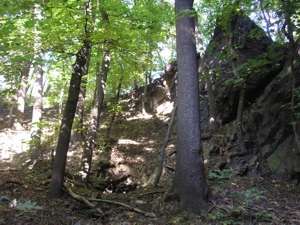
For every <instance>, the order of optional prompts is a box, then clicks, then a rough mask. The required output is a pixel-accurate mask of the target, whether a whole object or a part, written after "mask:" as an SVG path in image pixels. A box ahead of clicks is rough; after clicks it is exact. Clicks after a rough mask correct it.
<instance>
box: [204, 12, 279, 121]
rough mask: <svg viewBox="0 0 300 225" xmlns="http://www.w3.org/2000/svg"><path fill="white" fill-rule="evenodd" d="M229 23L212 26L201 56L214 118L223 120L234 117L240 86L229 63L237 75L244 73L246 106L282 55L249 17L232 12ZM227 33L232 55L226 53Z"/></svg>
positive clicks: (273, 75) (276, 65)
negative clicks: (210, 84)
mask: <svg viewBox="0 0 300 225" xmlns="http://www.w3.org/2000/svg"><path fill="white" fill-rule="evenodd" d="M230 23H231V29H229V30H228V26H226V25H224V24H222V25H219V26H217V27H216V29H215V32H214V35H213V38H212V41H211V42H210V44H209V46H208V50H207V52H206V54H205V56H204V72H205V73H207V74H209V75H210V77H211V79H212V80H213V91H214V94H215V98H216V110H217V112H218V117H219V118H218V119H219V120H220V121H221V122H222V123H223V124H224V123H227V122H230V121H232V120H234V119H235V117H236V111H237V110H236V109H237V105H238V98H239V91H240V87H241V84H239V83H237V82H236V81H237V80H238V79H237V78H236V77H235V75H234V73H233V71H232V63H234V65H236V67H237V69H238V73H239V75H240V76H241V77H247V78H246V106H249V105H251V104H252V103H253V102H254V101H255V100H256V98H257V97H259V96H260V94H261V93H262V91H263V90H264V88H265V87H266V86H267V85H268V84H269V83H270V82H271V80H272V79H273V78H274V77H275V76H276V74H278V72H279V71H280V70H281V69H282V60H281V59H282V57H281V56H282V55H283V54H282V49H279V48H278V47H276V45H275V44H273V43H272V40H270V39H269V38H268V37H267V35H266V34H265V32H264V31H263V30H262V29H261V28H260V27H259V26H257V25H256V24H255V23H254V22H253V21H252V20H251V19H250V18H249V17H247V16H244V15H233V16H232V17H231V21H230ZM226 27H227V28H226ZM231 35H232V46H234V49H235V50H234V51H235V54H236V56H232V54H231V53H230V46H229V43H230V42H229V40H230V39H231Z"/></svg>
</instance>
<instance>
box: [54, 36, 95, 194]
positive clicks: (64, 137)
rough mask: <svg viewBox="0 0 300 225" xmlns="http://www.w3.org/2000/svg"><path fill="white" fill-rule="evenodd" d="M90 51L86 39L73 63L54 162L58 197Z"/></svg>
mask: <svg viewBox="0 0 300 225" xmlns="http://www.w3.org/2000/svg"><path fill="white" fill-rule="evenodd" d="M90 52H91V43H90V42H89V41H85V42H84V45H83V46H82V48H81V49H80V50H79V51H78V53H77V54H76V61H75V64H74V65H73V73H72V76H71V81H70V86H69V92H68V98H67V102H66V105H65V109H64V113H63V117H62V121H61V126H60V132H59V137H58V143H57V147H56V154H55V158H54V163H53V170H52V180H51V186H50V195H51V196H52V197H58V196H59V195H60V194H61V193H62V187H63V182H64V175H65V166H66V159H67V152H68V148H69V142H70V136H71V129H72V124H73V120H74V116H75V112H76V107H77V102H78V98H79V92H80V85H81V79H82V76H84V75H85V74H86V73H87V70H88V68H87V67H88V60H89V57H90Z"/></svg>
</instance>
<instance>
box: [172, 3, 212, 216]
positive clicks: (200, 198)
mask: <svg viewBox="0 0 300 225" xmlns="http://www.w3.org/2000/svg"><path fill="white" fill-rule="evenodd" d="M175 9H176V51H177V62H178V85H177V86H178V89H177V107H178V108H177V110H178V111H177V146H176V149H177V150H176V173H175V189H176V192H177V193H178V195H179V198H180V203H181V206H182V208H183V209H185V210H187V211H191V212H194V213H200V212H201V211H203V210H205V209H206V208H207V194H208V188H207V182H206V177H205V172H204V164H203V155H202V145H201V136H200V103H199V80H198V73H197V54H196V44H195V36H194V35H195V18H194V11H193V0H175ZM188 13H189V14H188ZM187 14H188V15H187Z"/></svg>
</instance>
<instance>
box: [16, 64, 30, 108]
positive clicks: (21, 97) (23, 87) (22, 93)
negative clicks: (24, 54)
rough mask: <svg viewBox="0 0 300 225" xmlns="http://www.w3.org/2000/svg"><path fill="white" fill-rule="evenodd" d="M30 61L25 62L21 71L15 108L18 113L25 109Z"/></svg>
mask: <svg viewBox="0 0 300 225" xmlns="http://www.w3.org/2000/svg"><path fill="white" fill-rule="evenodd" d="M30 67H31V62H26V63H25V64H24V67H23V69H22V71H21V80H20V87H19V89H18V91H17V110H18V112H19V113H21V114H24V111H25V98H26V92H27V88H28V77H29V72H30Z"/></svg>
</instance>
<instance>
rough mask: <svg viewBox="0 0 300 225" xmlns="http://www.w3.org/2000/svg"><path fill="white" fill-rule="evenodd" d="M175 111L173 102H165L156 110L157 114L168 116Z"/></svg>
mask: <svg viewBox="0 0 300 225" xmlns="http://www.w3.org/2000/svg"><path fill="white" fill-rule="evenodd" d="M173 109H174V103H173V102H164V103H162V104H160V105H159V106H158V107H157V108H156V112H157V114H162V115H166V114H170V113H171V112H172V111H173Z"/></svg>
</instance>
